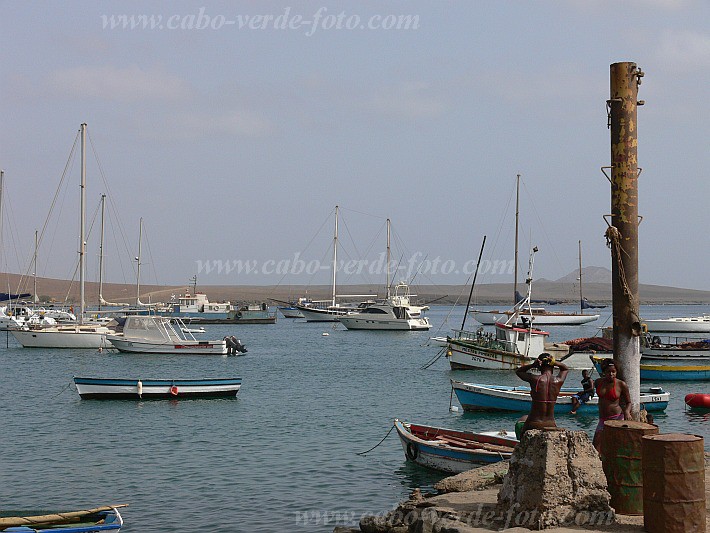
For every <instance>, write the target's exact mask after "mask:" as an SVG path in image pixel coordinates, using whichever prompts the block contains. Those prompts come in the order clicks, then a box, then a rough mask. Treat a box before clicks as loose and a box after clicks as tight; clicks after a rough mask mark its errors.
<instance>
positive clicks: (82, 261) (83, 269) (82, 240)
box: [79, 122, 86, 324]
mask: <svg viewBox="0 0 710 533" xmlns="http://www.w3.org/2000/svg"><path fill="white" fill-rule="evenodd" d="M80 209H81V215H80V218H81V222H80V224H79V226H80V228H79V324H83V323H84V309H85V307H86V298H85V293H84V290H85V287H84V283H85V277H86V265H85V257H84V256H85V253H86V242H85V233H86V122H84V123H83V124H82V125H81V208H80Z"/></svg>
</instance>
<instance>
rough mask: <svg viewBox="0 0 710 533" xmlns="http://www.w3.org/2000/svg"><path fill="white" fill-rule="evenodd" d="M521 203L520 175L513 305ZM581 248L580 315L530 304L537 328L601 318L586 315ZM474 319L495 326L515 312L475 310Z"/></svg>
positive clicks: (529, 308) (517, 184) (530, 311)
mask: <svg viewBox="0 0 710 533" xmlns="http://www.w3.org/2000/svg"><path fill="white" fill-rule="evenodd" d="M519 201H520V174H518V177H517V182H516V190H515V260H514V261H515V274H514V277H515V280H514V283H513V303H514V304H515V305H517V304H518V303H519V302H518V300H519V295H518V220H519V214H520V209H519V205H520V203H519ZM579 246H580V248H579V292H580V312H579V313H564V312H556V311H547V310H546V309H545V308H544V307H532V306H531V304H530V302H528V309H526V310H525V313H526V317H528V318H529V317H531V318H532V321H533V323H534V324H535V325H536V326H579V325H581V324H587V323H588V322H594V321H595V320H596V319H598V318H599V315H589V314H585V313H584V306H583V304H582V302H583V300H584V298H582V245H581V242H580V245H579ZM470 313H471V315H472V316H473V318H475V319H476V320H477V321H478V322H480V323H481V324H483V325H484V326H493V325H495V324H497V323H498V322H501V321H506V320H508V319H509V318H510V317H511V316H513V314H514V310H512V309H511V310H507V311H501V310H495V311H483V310H480V309H473V310H472V311H470Z"/></svg>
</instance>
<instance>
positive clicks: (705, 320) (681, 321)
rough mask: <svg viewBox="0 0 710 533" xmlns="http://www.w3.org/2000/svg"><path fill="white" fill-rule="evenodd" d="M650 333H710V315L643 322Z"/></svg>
mask: <svg viewBox="0 0 710 533" xmlns="http://www.w3.org/2000/svg"><path fill="white" fill-rule="evenodd" d="M643 323H644V324H646V327H647V328H648V331H649V332H650V333H657V332H658V333H664V332H667V333H710V315H703V316H696V317H676V318H660V319H652V320H644V321H643Z"/></svg>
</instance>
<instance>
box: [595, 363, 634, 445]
mask: <svg viewBox="0 0 710 533" xmlns="http://www.w3.org/2000/svg"><path fill="white" fill-rule="evenodd" d="M601 367H602V377H600V378H599V379H598V380H596V381H595V382H594V387H595V388H596V390H597V396H598V397H599V423H598V424H597V430H596V431H595V432H594V440H593V441H592V443H593V444H594V447H595V448H596V449H597V451H598V452H600V453H601V440H602V431H603V430H604V422H606V421H607V420H631V396H630V395H629V387H628V386H627V385H626V383H625V382H624V381H621V380H620V379H616V366H615V365H614V360H613V359H604V360H603V361H602V362H601ZM622 405H623V407H622Z"/></svg>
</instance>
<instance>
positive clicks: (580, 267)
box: [579, 241, 584, 314]
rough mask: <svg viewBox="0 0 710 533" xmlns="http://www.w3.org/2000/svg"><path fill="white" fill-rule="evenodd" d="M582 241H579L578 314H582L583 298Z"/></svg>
mask: <svg viewBox="0 0 710 533" xmlns="http://www.w3.org/2000/svg"><path fill="white" fill-rule="evenodd" d="M582 294H583V293H582V241H579V313H580V314H583V313H584V296H582Z"/></svg>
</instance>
